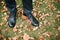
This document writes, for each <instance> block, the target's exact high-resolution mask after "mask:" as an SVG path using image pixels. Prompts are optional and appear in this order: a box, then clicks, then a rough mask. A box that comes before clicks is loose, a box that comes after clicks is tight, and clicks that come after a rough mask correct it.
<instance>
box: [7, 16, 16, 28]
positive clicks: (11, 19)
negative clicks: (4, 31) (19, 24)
mask: <svg viewBox="0 0 60 40" xmlns="http://www.w3.org/2000/svg"><path fill="white" fill-rule="evenodd" d="M15 24H16V18H15V17H13V16H12V17H9V18H8V25H9V27H11V28H13V27H14V26H15Z"/></svg>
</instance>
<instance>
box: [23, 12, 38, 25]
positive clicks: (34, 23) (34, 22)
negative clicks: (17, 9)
mask: <svg viewBox="0 0 60 40" xmlns="http://www.w3.org/2000/svg"><path fill="white" fill-rule="evenodd" d="M24 15H25V16H27V17H28V19H29V20H30V21H31V24H32V25H33V26H39V22H38V21H37V19H35V17H34V16H33V15H32V13H24Z"/></svg>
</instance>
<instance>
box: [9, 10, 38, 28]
mask: <svg viewBox="0 0 60 40" xmlns="http://www.w3.org/2000/svg"><path fill="white" fill-rule="evenodd" d="M12 10H15V9H12ZM12 10H11V11H10V15H9V18H8V25H9V27H11V28H13V27H14V26H15V24H16V13H17V10H15V11H12ZM24 15H25V16H26V17H27V18H28V19H29V20H30V21H31V24H32V25H33V26H39V22H38V21H37V20H36V19H35V17H34V16H33V15H32V13H31V12H27V11H24Z"/></svg>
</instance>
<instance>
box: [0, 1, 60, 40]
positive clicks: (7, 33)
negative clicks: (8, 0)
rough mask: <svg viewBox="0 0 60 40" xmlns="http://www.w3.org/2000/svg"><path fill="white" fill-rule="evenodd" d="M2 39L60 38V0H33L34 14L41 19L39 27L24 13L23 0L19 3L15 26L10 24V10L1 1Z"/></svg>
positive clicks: (0, 26) (53, 39) (58, 39)
mask: <svg viewBox="0 0 60 40" xmlns="http://www.w3.org/2000/svg"><path fill="white" fill-rule="evenodd" d="M0 2H1V3H0V40H60V1H59V0H33V11H32V14H33V15H34V17H35V18H36V19H37V20H38V21H39V27H35V26H32V25H31V22H30V21H29V19H28V18H27V17H25V16H24V15H23V8H22V6H23V5H22V2H21V0H16V3H17V6H16V7H17V9H18V11H17V17H16V19H17V21H16V26H15V27H14V28H10V27H9V26H8V22H7V19H8V16H9V11H8V10H7V8H6V6H5V3H4V1H0Z"/></svg>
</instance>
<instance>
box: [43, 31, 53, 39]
mask: <svg viewBox="0 0 60 40" xmlns="http://www.w3.org/2000/svg"><path fill="white" fill-rule="evenodd" d="M43 35H44V36H45V37H46V36H47V37H49V38H50V37H51V35H52V34H51V33H50V32H45V33H43Z"/></svg>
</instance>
